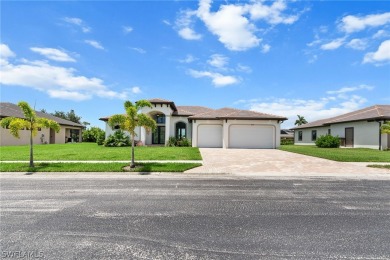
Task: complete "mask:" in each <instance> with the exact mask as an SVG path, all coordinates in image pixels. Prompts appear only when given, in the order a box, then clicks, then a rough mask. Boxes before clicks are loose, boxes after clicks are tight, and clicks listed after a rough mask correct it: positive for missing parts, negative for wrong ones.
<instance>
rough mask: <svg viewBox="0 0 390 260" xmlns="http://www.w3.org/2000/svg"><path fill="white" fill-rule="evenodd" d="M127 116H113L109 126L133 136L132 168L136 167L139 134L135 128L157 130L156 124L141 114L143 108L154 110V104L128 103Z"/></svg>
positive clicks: (146, 102) (145, 102)
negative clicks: (136, 144)
mask: <svg viewBox="0 0 390 260" xmlns="http://www.w3.org/2000/svg"><path fill="white" fill-rule="evenodd" d="M124 107H125V111H126V114H125V115H122V114H116V115H113V116H112V117H111V118H110V119H109V120H108V124H109V125H110V126H111V127H115V126H119V128H120V129H121V130H123V131H128V132H129V133H130V136H131V163H130V168H134V167H135V162H134V144H135V137H136V136H137V134H136V133H135V128H136V127H137V126H140V127H144V128H145V130H146V131H147V132H149V131H150V130H155V129H156V127H157V126H156V122H155V121H154V120H153V119H152V118H151V117H150V116H149V115H146V114H142V113H139V111H140V110H141V108H143V107H150V108H152V104H151V103H150V102H149V101H147V100H139V101H137V102H136V103H135V104H133V103H131V102H130V101H126V102H125V104H124Z"/></svg>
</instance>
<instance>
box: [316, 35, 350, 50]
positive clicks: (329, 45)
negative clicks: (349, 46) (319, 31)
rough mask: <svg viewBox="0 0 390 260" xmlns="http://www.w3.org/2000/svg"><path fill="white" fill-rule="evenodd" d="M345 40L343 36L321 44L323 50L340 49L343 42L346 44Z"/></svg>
mask: <svg viewBox="0 0 390 260" xmlns="http://www.w3.org/2000/svg"><path fill="white" fill-rule="evenodd" d="M344 41H345V37H343V38H338V39H334V40H332V41H331V42H328V43H325V44H322V45H321V49H322V50H327V51H328V50H335V49H338V48H340V47H341V46H342V45H343V44H344Z"/></svg>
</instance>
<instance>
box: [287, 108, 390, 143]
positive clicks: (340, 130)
mask: <svg viewBox="0 0 390 260" xmlns="http://www.w3.org/2000/svg"><path fill="white" fill-rule="evenodd" d="M389 120H390V105H375V106H371V107H367V108H363V109H360V110H357V111H354V112H351V113H347V114H343V115H340V116H336V117H332V118H327V119H322V120H318V121H314V122H311V123H307V124H304V125H301V126H298V127H295V128H293V129H294V130H295V132H294V135H295V136H294V143H295V144H296V145H313V144H314V143H315V140H316V139H317V137H319V136H322V135H328V134H330V135H332V136H338V137H340V140H341V146H342V147H357V148H372V149H379V150H384V149H387V148H389V147H390V136H389V135H388V134H382V133H381V130H380V129H381V126H382V125H383V123H385V122H387V121H389Z"/></svg>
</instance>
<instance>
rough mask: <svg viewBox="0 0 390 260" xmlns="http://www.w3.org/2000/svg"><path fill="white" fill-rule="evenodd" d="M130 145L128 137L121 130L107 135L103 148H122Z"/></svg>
mask: <svg viewBox="0 0 390 260" xmlns="http://www.w3.org/2000/svg"><path fill="white" fill-rule="evenodd" d="M130 145H131V142H130V137H129V136H128V135H125V133H124V132H123V131H122V130H117V131H115V133H114V134H113V135H109V136H108V137H107V139H106V140H105V141H104V146H107V147H122V146H130Z"/></svg>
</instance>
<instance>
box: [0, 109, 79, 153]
mask: <svg viewBox="0 0 390 260" xmlns="http://www.w3.org/2000/svg"><path fill="white" fill-rule="evenodd" d="M35 113H36V114H37V116H38V117H44V118H47V119H51V120H53V121H56V122H57V123H58V124H59V125H60V127H61V130H60V132H58V133H56V132H55V131H54V130H53V129H44V128H43V129H41V130H39V131H38V134H37V135H36V136H35V137H34V139H33V141H34V144H64V143H67V142H71V141H75V142H81V133H82V129H83V128H84V126H83V125H81V124H77V123H74V122H72V121H69V120H65V119H62V118H59V117H56V116H53V115H51V114H47V113H43V112H38V111H35ZM5 117H17V118H24V115H23V112H22V110H21V109H20V107H19V106H17V105H15V104H12V103H7V102H0V119H2V118H5ZM28 144H30V131H28V130H21V131H20V139H18V138H15V137H14V136H12V135H11V133H10V130H9V129H4V128H2V127H0V145H1V146H6V145H28Z"/></svg>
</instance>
